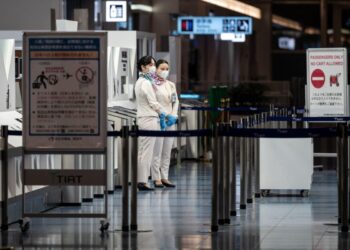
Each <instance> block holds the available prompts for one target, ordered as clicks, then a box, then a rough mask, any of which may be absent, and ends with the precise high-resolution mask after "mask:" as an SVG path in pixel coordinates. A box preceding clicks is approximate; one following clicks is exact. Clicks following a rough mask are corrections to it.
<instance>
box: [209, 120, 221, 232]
mask: <svg viewBox="0 0 350 250" xmlns="http://www.w3.org/2000/svg"><path fill="white" fill-rule="evenodd" d="M218 133H219V131H218V127H217V126H214V127H213V140H212V142H213V145H212V149H213V162H212V163H213V164H212V171H213V173H212V197H211V201H212V202H211V231H213V232H216V231H218V230H219V226H218V177H219V173H218V153H219V152H218V148H219V142H218Z"/></svg>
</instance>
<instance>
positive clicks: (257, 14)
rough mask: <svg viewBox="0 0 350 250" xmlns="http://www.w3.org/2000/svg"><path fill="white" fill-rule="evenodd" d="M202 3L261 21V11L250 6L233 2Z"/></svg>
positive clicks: (214, 0)
mask: <svg viewBox="0 0 350 250" xmlns="http://www.w3.org/2000/svg"><path fill="white" fill-rule="evenodd" d="M202 1H203V2H206V3H210V4H214V5H216V6H220V7H222V8H225V9H229V10H232V11H235V12H238V13H241V14H244V15H247V16H251V17H254V18H256V19H261V10H260V9H259V8H257V7H254V6H252V5H249V4H246V3H242V2H240V1H234V0H202Z"/></svg>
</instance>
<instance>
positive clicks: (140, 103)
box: [135, 76, 165, 117]
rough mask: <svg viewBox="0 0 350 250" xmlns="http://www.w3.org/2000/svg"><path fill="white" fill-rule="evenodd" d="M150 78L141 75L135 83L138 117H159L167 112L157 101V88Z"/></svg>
mask: <svg viewBox="0 0 350 250" xmlns="http://www.w3.org/2000/svg"><path fill="white" fill-rule="evenodd" d="M152 85H153V86H155V85H154V84H153V83H151V81H150V80H148V79H146V78H144V77H142V76H141V77H140V78H139V79H138V80H137V81H136V84H135V95H136V103H137V117H158V116H159V114H160V113H162V112H165V110H164V109H163V107H162V106H161V104H160V103H159V102H158V101H157V98H156V94H155V89H154V87H153V86H152Z"/></svg>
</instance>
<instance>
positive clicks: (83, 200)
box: [82, 198, 94, 202]
mask: <svg viewBox="0 0 350 250" xmlns="http://www.w3.org/2000/svg"><path fill="white" fill-rule="evenodd" d="M93 201H94V199H93V198H83V199H82V202H93Z"/></svg>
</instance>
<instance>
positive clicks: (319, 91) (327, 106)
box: [306, 48, 349, 117]
mask: <svg viewBox="0 0 350 250" xmlns="http://www.w3.org/2000/svg"><path fill="white" fill-rule="evenodd" d="M348 92H349V90H348V77H347V50H346V49H345V48H318V49H308V50H307V94H306V99H307V101H306V106H307V110H308V111H309V116H310V117H323V116H349V107H348V106H349V93H348Z"/></svg>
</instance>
